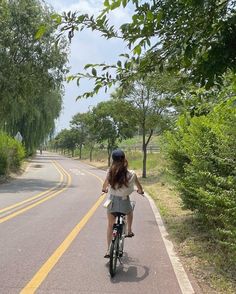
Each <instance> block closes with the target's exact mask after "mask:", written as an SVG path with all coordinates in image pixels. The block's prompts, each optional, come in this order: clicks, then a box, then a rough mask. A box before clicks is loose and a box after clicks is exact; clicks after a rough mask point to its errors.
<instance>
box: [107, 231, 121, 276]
mask: <svg viewBox="0 0 236 294" xmlns="http://www.w3.org/2000/svg"><path fill="white" fill-rule="evenodd" d="M118 256H119V237H118V236H116V238H115V240H113V241H112V243H111V246H110V264H109V271H110V275H111V277H114V275H115V273H116V265H117V259H118Z"/></svg>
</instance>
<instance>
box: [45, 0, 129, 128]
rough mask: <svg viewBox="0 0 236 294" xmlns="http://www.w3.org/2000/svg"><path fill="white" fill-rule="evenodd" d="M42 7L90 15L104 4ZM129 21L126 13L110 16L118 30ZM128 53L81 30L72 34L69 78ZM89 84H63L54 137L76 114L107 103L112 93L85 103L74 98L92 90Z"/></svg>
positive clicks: (68, 0)
mask: <svg viewBox="0 0 236 294" xmlns="http://www.w3.org/2000/svg"><path fill="white" fill-rule="evenodd" d="M44 2H45V3H47V4H49V5H50V6H52V7H53V9H54V10H55V11H56V12H59V13H61V12H63V11H78V12H81V13H88V14H89V15H92V14H95V15H96V14H98V13H99V11H101V9H102V7H103V5H102V4H103V0H44ZM130 17H131V11H130V10H129V9H127V8H126V9H122V8H121V9H117V10H115V12H112V15H111V19H112V24H114V25H115V26H119V25H120V24H122V23H124V22H128V21H129V20H130ZM126 51H127V48H126V46H125V44H124V43H122V41H121V40H106V39H104V38H102V37H101V36H100V35H99V34H98V33H96V32H91V31H89V30H84V31H82V32H79V33H75V36H74V38H73V39H72V42H71V45H70V55H69V64H68V65H69V67H70V72H69V74H68V75H70V74H76V73H78V72H83V68H84V66H85V65H86V64H88V63H107V64H112V63H114V62H116V61H117V59H118V58H119V54H121V53H124V52H126ZM92 85H93V83H92V82H91V81H85V80H84V81H82V82H81V85H80V87H78V86H77V85H76V82H75V81H74V82H70V83H66V82H65V83H64V87H65V90H64V97H63V110H62V112H61V115H60V117H59V119H58V120H57V122H56V133H58V132H59V131H60V130H62V129H64V128H67V129H69V128H70V121H71V119H72V117H73V115H75V114H76V113H78V112H80V113H83V112H87V111H88V110H89V108H90V107H92V106H94V105H96V104H97V103H99V102H101V101H105V100H108V99H109V94H110V93H111V92H107V93H105V92H104V90H101V91H100V92H99V93H98V95H97V96H94V97H92V98H88V99H79V100H77V101H76V97H77V96H78V95H80V94H82V93H83V92H85V91H90V90H92Z"/></svg>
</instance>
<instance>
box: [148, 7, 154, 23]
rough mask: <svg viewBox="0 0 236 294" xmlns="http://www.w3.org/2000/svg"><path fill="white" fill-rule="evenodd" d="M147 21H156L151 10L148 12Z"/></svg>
mask: <svg viewBox="0 0 236 294" xmlns="http://www.w3.org/2000/svg"><path fill="white" fill-rule="evenodd" d="M147 19H148V20H149V21H152V20H153V19H154V16H153V14H152V12H151V10H148V12H147Z"/></svg>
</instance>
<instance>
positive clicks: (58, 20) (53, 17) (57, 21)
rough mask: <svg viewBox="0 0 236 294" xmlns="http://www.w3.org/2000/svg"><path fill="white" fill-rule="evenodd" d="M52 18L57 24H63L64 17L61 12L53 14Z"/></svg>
mask: <svg viewBox="0 0 236 294" xmlns="http://www.w3.org/2000/svg"><path fill="white" fill-rule="evenodd" d="M51 19H53V20H54V21H55V22H56V23H57V24H61V21H62V17H61V15H60V14H57V13H55V14H52V15H51Z"/></svg>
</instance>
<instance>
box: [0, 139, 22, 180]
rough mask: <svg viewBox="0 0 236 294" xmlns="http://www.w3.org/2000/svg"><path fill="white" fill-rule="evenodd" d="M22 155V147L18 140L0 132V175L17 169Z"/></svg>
mask: <svg viewBox="0 0 236 294" xmlns="http://www.w3.org/2000/svg"><path fill="white" fill-rule="evenodd" d="M24 156H25V151H24V148H23V147H22V145H21V144H20V143H19V142H18V141H16V140H15V139H13V138H11V137H9V136H8V135H6V134H4V133H0V175H6V174H8V173H9V172H10V171H16V170H17V169H19V167H20V165H21V162H22V159H23V158H24Z"/></svg>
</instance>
